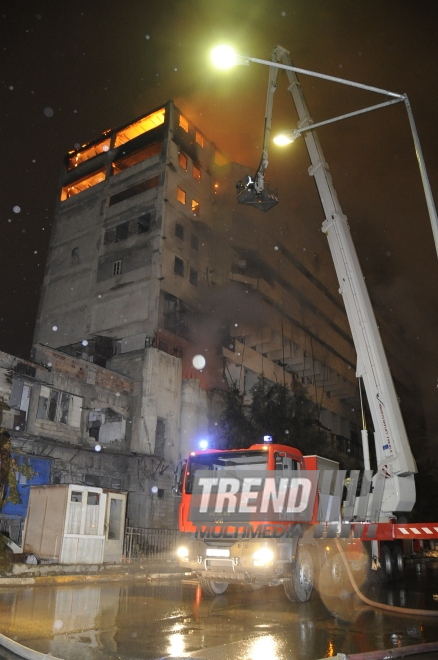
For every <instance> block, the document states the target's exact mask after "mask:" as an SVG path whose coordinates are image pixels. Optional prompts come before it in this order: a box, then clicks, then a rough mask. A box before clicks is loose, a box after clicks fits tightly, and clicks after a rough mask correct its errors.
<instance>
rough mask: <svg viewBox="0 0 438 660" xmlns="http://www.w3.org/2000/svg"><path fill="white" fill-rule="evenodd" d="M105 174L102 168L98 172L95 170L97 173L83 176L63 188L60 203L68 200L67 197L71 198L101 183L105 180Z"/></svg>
mask: <svg viewBox="0 0 438 660" xmlns="http://www.w3.org/2000/svg"><path fill="white" fill-rule="evenodd" d="M105 174H106V170H105V168H104V167H102V168H101V169H100V170H97V172H93V174H89V175H88V176H84V177H82V179H78V180H77V181H73V183H69V184H68V185H67V186H64V187H63V188H62V190H61V201H62V202H63V201H64V200H66V199H69V197H73V196H74V195H77V194H78V193H80V192H82V191H84V190H88V188H91V187H92V186H95V185H96V184H98V183H101V182H102V181H104V180H105Z"/></svg>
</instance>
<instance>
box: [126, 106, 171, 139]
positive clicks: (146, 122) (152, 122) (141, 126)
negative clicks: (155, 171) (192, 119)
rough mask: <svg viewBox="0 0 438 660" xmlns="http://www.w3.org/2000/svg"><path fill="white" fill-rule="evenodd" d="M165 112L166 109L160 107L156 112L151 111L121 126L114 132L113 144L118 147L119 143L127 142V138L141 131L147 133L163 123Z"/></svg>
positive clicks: (133, 136)
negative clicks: (123, 126)
mask: <svg viewBox="0 0 438 660" xmlns="http://www.w3.org/2000/svg"><path fill="white" fill-rule="evenodd" d="M165 113H166V109H165V108H160V109H159V110H157V111H156V112H152V113H151V114H150V115H147V116H146V117H143V118H142V119H139V120H138V121H136V122H134V123H133V124H130V125H129V126H127V127H126V128H122V130H120V131H119V132H118V133H117V134H116V140H115V143H114V146H115V147H119V146H120V145H121V144H125V142H129V140H132V139H134V138H136V137H138V136H139V135H142V134H143V133H147V132H148V131H150V130H152V129H153V128H156V127H157V126H161V124H164V117H165Z"/></svg>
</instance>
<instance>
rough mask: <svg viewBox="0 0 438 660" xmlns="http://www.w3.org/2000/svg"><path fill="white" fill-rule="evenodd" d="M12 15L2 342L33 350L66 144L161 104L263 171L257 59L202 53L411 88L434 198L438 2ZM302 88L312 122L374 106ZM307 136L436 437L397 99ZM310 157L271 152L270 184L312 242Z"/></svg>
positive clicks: (432, 359)
mask: <svg viewBox="0 0 438 660" xmlns="http://www.w3.org/2000/svg"><path fill="white" fill-rule="evenodd" d="M8 5H9V7H7V8H6V9H5V10H3V12H2V14H1V19H0V20H1V23H0V25H1V29H2V40H1V43H2V58H1V76H0V81H1V88H0V94H1V109H2V122H1V134H0V135H1V144H2V153H3V157H2V159H1V163H0V167H1V189H2V195H1V197H0V227H1V242H0V245H1V273H2V282H1V291H0V312H1V313H0V318H1V327H0V349H1V350H4V351H6V352H9V353H12V354H15V355H20V356H22V357H27V356H28V355H29V350H30V346H31V341H32V333H33V326H34V321H35V316H36V311H37V305H38V297H39V287H40V285H41V282H42V277H43V270H44V263H45V257H46V254H47V247H48V240H49V233H50V223H51V219H52V215H53V209H54V204H55V198H56V194H57V185H58V179H59V173H60V168H61V162H62V158H63V156H64V155H65V153H66V152H67V151H68V150H70V149H72V148H74V146H75V145H78V144H83V143H85V142H87V141H90V140H92V139H93V138H95V137H97V136H98V135H99V133H101V132H102V131H103V130H105V129H107V128H110V127H114V126H118V125H121V124H123V123H125V122H127V121H129V120H130V119H132V118H134V117H136V116H138V115H141V114H142V113H144V112H147V111H148V110H150V109H152V108H154V107H155V106H158V105H159V104H161V103H163V102H164V101H166V100H168V99H173V100H174V101H175V103H176V104H177V105H179V107H180V108H181V109H182V110H183V111H184V112H185V113H186V114H187V115H188V117H189V118H190V119H192V120H193V121H194V122H195V124H197V125H198V126H199V127H200V128H201V130H203V131H204V132H205V133H206V135H207V136H208V137H209V138H211V139H212V140H213V141H214V142H215V143H216V144H217V145H218V146H219V147H220V148H221V149H222V150H223V151H225V153H227V155H228V156H229V157H230V158H231V159H232V160H237V161H240V162H244V163H247V164H248V165H250V166H251V167H252V168H254V167H255V166H256V165H257V164H258V160H259V158H260V150H261V138H262V130H263V116H264V106H265V98H266V83H267V74H268V70H267V68H266V67H261V66H259V65H256V64H252V65H250V67H238V68H237V69H235V70H234V71H233V72H232V73H227V74H223V73H222V74H221V73H218V72H214V71H213V70H212V69H211V68H210V65H209V63H208V51H209V49H210V47H211V46H212V45H216V44H217V43H220V42H222V41H224V40H226V41H227V42H228V43H232V44H233V45H235V46H236V47H237V48H238V49H239V50H240V51H241V52H243V53H249V54H250V55H252V56H254V57H260V58H262V59H269V57H270V52H271V50H272V48H273V47H274V46H275V45H276V44H277V43H280V44H281V45H282V46H284V47H285V48H288V49H289V50H290V52H291V55H292V59H293V60H294V63H295V64H296V65H297V66H299V67H302V68H307V69H312V70H316V71H320V72H323V73H327V74H330V75H335V76H339V77H343V78H347V79H351V80H356V81H358V82H363V83H365V84H370V85H374V86H377V87H383V88H385V89H389V90H391V91H395V92H400V93H403V92H407V93H408V95H409V98H410V100H411V104H412V107H413V111H414V115H415V118H416V121H417V125H418V129H419V134H420V139H421V141H422V146H423V150H424V156H425V159H426V164H427V167H428V172H429V176H430V179H431V184H432V189H433V191H434V194H435V198H436V199H438V144H437V142H438V131H437V129H436V123H437V116H438V95H437V93H436V89H435V88H436V71H437V61H438V60H437V50H438V48H437V39H436V35H437V30H438V3H437V2H436V0H370V1H369V2H365V1H360V0H354V1H353V0H295V1H293V0H252V1H249V0H216V2H214V1H213V0H185V1H184V2H183V1H180V0H161V2H148V1H147V0H146V1H142V2H140V1H139V0H124V1H123V2H120V1H119V2H115V1H114V0H106V1H105V2H103V1H102V0H91V1H90V0H88V2H85V1H84V0H75V1H74V2H70V3H59V2H53V0H52V1H51V2H47V1H41V2H38V1H34V2H31V1H30V0H21V1H18V2H14V3H12V2H11V3H8ZM301 82H302V85H303V89H304V92H305V94H306V97H307V101H308V105H309V108H310V112H311V113H312V115H313V119H314V121H320V120H323V119H326V118H328V117H332V116H336V115H339V114H343V113H345V112H349V111H352V110H354V109H357V108H360V107H364V106H367V105H371V104H374V103H378V102H380V101H381V100H383V98H382V97H378V96H376V95H374V94H370V93H366V92H359V91H357V90H354V89H351V88H346V87H343V86H337V85H334V84H333V83H326V82H320V81H316V80H314V79H311V78H305V77H303V76H302V77H301ZM285 90H286V82H285V81H284V80H283V76H280V77H279V88H278V91H277V96H278V98H277V99H276V102H275V103H274V127H277V128H282V127H287V126H289V127H292V126H293V125H294V123H295V121H296V120H295V115H294V112H293V109H292V101H291V100H290V99H289V97H288V95H287V92H286V91H285ZM47 108H51V109H52V111H53V114H52V113H50V112H48V111H47V110H46V113H47V112H48V114H49V115H51V116H47V114H46V113H45V109H47ZM318 135H319V137H320V140H321V143H322V146H323V149H324V152H325V156H326V159H327V161H328V163H329V165H330V168H331V171H332V174H333V178H334V183H335V187H336V189H337V191H338V195H339V198H340V201H341V204H342V206H343V209H344V212H345V213H346V214H347V216H348V218H349V221H350V226H351V229H352V233H353V238H354V241H355V244H356V248H357V250H358V253H359V258H360V261H361V264H362V267H363V270H364V273H365V276H366V280H367V282H368V285H369V289H370V294H371V297H372V299H373V302H374V303H375V305H376V310H377V314H378V316H379V315H381V316H382V317H384V318H385V319H386V320H387V321H388V322H390V323H391V325H392V326H393V327H394V329H395V330H396V332H397V333H398V334H402V335H404V336H405V337H406V340H407V347H408V349H407V351H406V354H405V355H404V356H403V360H404V362H405V364H406V368H407V370H408V371H409V372H410V373H411V375H412V377H413V378H414V379H415V381H416V382H417V384H418V385H419V386H420V387H421V389H422V395H423V401H424V406H425V408H426V411H427V412H428V415H429V423H430V424H432V427H431V431H432V433H431V437H433V438H435V439H436V438H437V430H436V422H437V414H436V411H437V409H438V406H437V394H438V389H437V377H438V349H437V341H436V328H437V326H438V305H437V290H438V279H437V273H438V268H437V259H436V253H435V248H434V245H433V239H432V232H431V229H430V225H429V219H428V215H427V212H426V207H425V202H424V195H423V192H422V188H421V183H420V178H419V174H418V168H417V166H416V161H415V155H414V150H413V144H412V139H411V137H410V131H409V127H408V123H407V118H406V113H405V111H404V107H403V105H402V104H400V105H397V106H393V107H391V108H389V109H385V110H380V111H378V112H374V113H371V114H370V115H365V116H363V117H359V118H356V119H352V120H348V121H345V122H342V123H339V124H336V125H334V126H331V127H328V128H324V129H321V130H320V131H319V132H318ZM307 165H308V163H307V161H306V157H305V153H304V145H303V144H301V145H298V143H294V145H292V147H290V148H289V149H288V150H285V151H283V152H281V153H279V152H276V151H275V149H271V164H270V169H269V171H268V174H269V176H268V178H269V180H270V181H271V182H272V183H274V184H275V185H278V187H279V193H280V200H281V203H282V204H283V205H284V209H285V211H286V212H290V213H291V216H290V217H291V219H292V220H291V222H292V221H293V222H296V223H298V222H300V221H301V222H303V223H307V224H308V225H309V230H310V233H311V232H312V231H313V229H314V230H315V236H316V232H318V231H319V227H320V223H321V221H322V219H323V218H322V214H321V210H320V206H319V202H318V198H317V195H316V193H315V191H314V188H313V184H312V182H311V180H310V178H309V177H308V175H307V172H306V169H307ZM17 206H19V207H20V209H21V210H20V212H19V213H15V212H14V211H13V208H14V207H17ZM266 221H267V222H268V221H269V216H268V215H267V216H266ZM290 231H291V232H293V226H292V227H291V228H290ZM299 233H300V232H298V231H297V235H298V234H299ZM315 240H316V239H315ZM317 240H319V235H318V239H317ZM310 247H312V246H310ZM434 412H435V416H434ZM434 423H435V426H433V425H434Z"/></svg>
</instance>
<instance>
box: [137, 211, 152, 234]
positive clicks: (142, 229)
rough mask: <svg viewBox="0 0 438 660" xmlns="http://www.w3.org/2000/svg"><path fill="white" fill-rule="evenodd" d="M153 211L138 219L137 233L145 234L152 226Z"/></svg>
mask: <svg viewBox="0 0 438 660" xmlns="http://www.w3.org/2000/svg"><path fill="white" fill-rule="evenodd" d="M151 220H152V213H144V214H143V215H141V216H140V217H139V219H138V220H137V234H145V233H146V232H148V231H149V229H150V228H151Z"/></svg>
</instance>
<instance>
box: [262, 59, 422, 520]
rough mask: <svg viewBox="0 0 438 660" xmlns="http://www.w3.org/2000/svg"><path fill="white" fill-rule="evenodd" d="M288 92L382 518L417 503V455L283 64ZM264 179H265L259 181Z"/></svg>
mask: <svg viewBox="0 0 438 660" xmlns="http://www.w3.org/2000/svg"><path fill="white" fill-rule="evenodd" d="M271 60H272V61H273V62H279V61H280V60H281V61H282V62H283V64H285V65H287V66H292V63H291V60H290V56H289V52H288V51H287V50H285V49H284V48H282V47H281V46H277V47H276V48H275V49H274V51H273V53H272V58H271ZM277 72H278V68H276V67H270V75H269V86H268V99H267V103H266V118H265V139H264V147H263V155H262V162H261V166H260V167H259V171H258V173H259V172H260V174H261V176H263V175H264V171H265V170H266V167H267V163H268V140H269V134H270V129H271V116H272V102H273V95H274V92H275V89H276V78H277ZM286 74H287V76H288V80H289V88H288V89H289V91H290V93H291V95H292V99H293V101H294V104H295V107H296V110H297V113H298V117H299V123H298V130H299V132H300V134H302V135H303V137H304V141H305V143H306V146H307V150H308V153H309V157H310V162H311V167H310V168H309V174H310V175H311V176H313V178H314V180H315V183H316V187H317V190H318V193H319V196H320V199H321V203H322V207H323V210H324V214H325V220H324V222H323V224H322V231H323V232H324V233H325V234H326V236H327V239H328V243H329V247H330V251H331V254H332V257H333V261H334V265H335V269H336V273H337V276H338V280H339V291H340V293H341V294H342V297H343V299H344V304H345V309H346V313H347V317H348V321H349V323H350V328H351V333H352V336H353V341H354V345H355V349H356V353H357V376H358V377H359V378H362V379H363V383H364V388H365V392H366V395H367V400H368V404H369V407H370V411H371V416H372V420H373V425H374V442H375V448H376V457H377V475H376V476H375V479H376V478H377V477H380V478H384V479H385V487H384V495H383V500H382V506H381V511H380V520H381V521H384V520H387V519H390V518H391V517H392V514H393V513H395V512H401V511H410V510H411V509H412V507H413V506H414V504H415V482H414V474H415V473H416V472H417V467H416V464H415V459H414V457H413V455H412V451H411V448H410V445H409V441H408V437H407V434H406V430H405V426H404V423H403V418H402V415H401V411H400V406H399V403H398V399H397V394H396V391H395V388H394V383H393V380H392V377H391V373H390V369H389V366H388V361H387V359H386V355H385V351H384V349H383V345H382V341H381V338H380V333H379V329H378V326H377V322H376V318H375V315H374V311H373V309H372V306H371V301H370V298H369V295H368V291H367V288H366V286H365V282H364V277H363V275H362V270H361V267H360V264H359V260H358V257H357V254H356V250H355V247H354V244H353V240H352V237H351V233H350V229H349V227H348V223H347V218H346V216H345V215H344V214H343V213H342V209H341V205H340V204H339V200H338V197H337V194H336V191H335V188H334V186H333V181H332V177H331V174H330V171H329V168H328V165H327V162H326V161H325V159H324V155H323V152H322V149H321V145H320V143H319V140H318V137H317V135H316V132H315V131H313V130H309V131H306V127H307V126H309V127H310V126H311V125H312V123H313V122H312V118H311V116H310V114H309V111H308V109H307V105H306V101H305V98H304V95H303V92H302V89H301V86H300V83H299V81H298V78H297V76H296V73H295V72H294V71H291V70H288V69H286ZM262 184H263V180H262Z"/></svg>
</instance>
